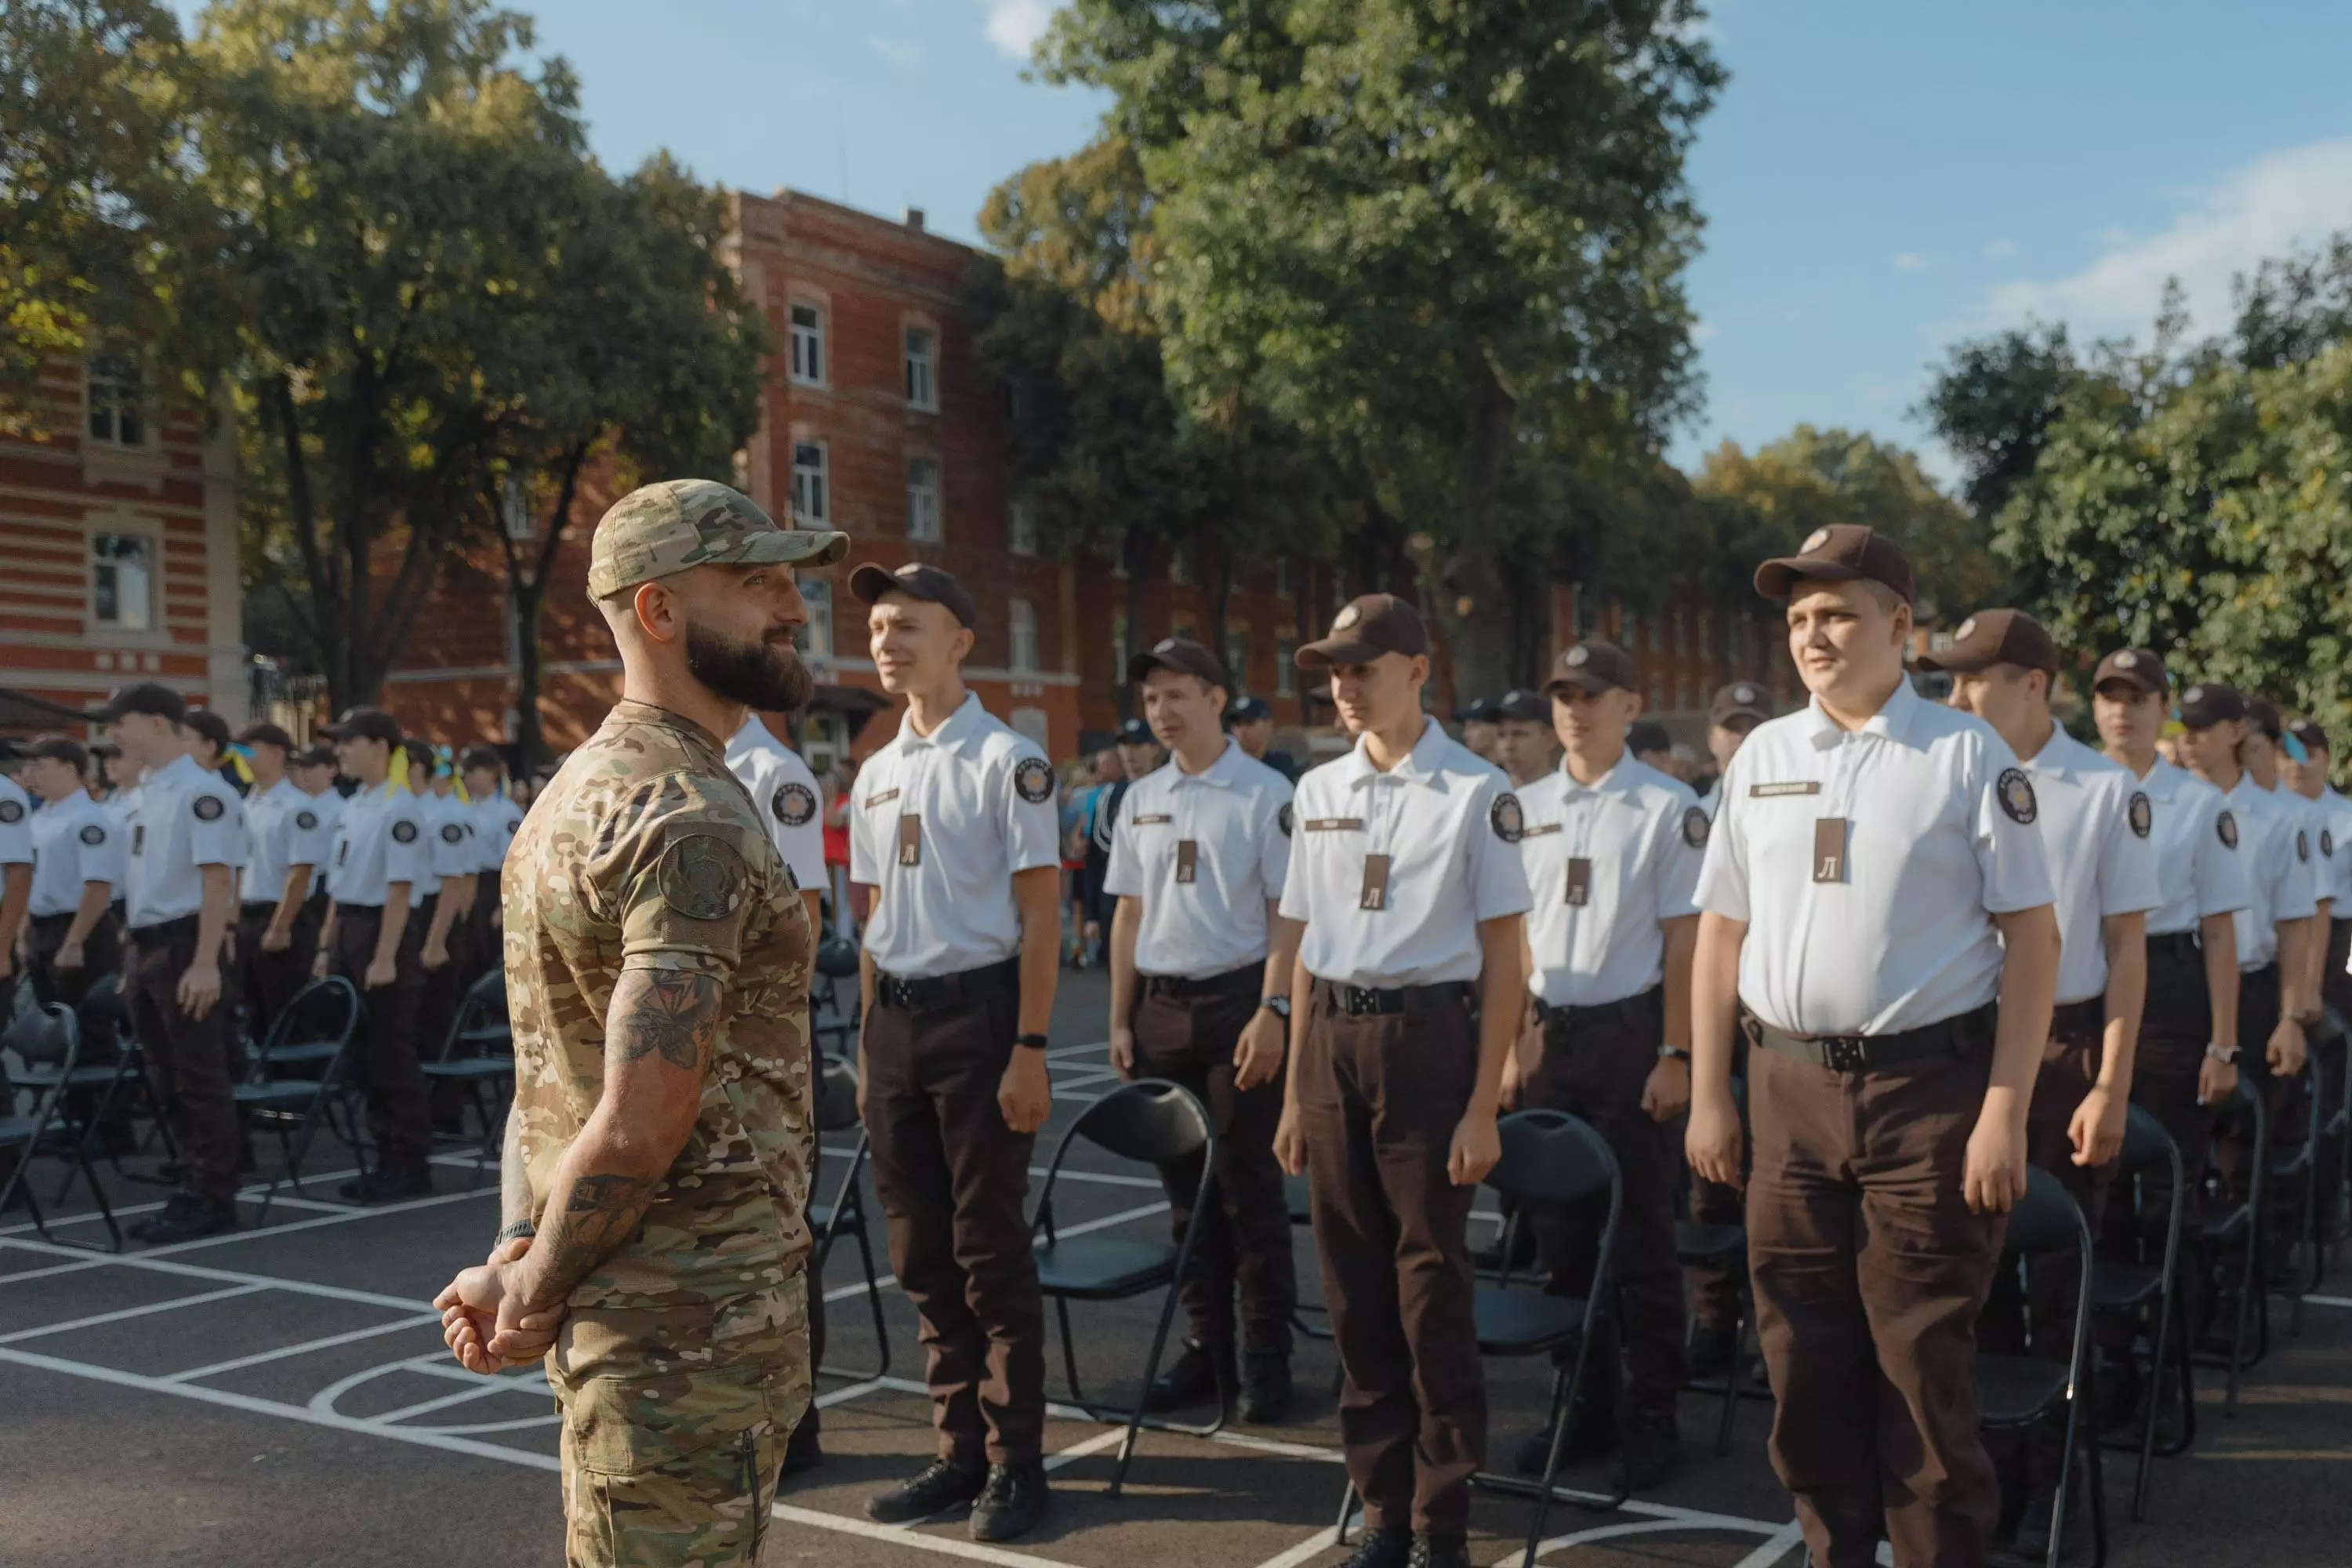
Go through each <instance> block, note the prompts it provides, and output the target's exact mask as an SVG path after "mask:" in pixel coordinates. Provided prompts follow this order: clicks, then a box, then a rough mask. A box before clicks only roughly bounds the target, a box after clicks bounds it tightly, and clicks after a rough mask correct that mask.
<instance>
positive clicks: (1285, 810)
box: [1274, 801, 1297, 838]
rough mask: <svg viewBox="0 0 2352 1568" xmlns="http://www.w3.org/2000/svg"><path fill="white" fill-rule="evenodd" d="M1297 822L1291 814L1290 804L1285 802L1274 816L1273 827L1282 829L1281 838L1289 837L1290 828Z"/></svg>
mask: <svg viewBox="0 0 2352 1568" xmlns="http://www.w3.org/2000/svg"><path fill="white" fill-rule="evenodd" d="M1296 823H1297V817H1295V816H1292V814H1291V810H1290V803H1289V802H1288V801H1284V802H1283V803H1282V809H1281V810H1280V811H1277V812H1276V813H1275V814H1274V825H1275V826H1276V827H1279V828H1281V829H1282V836H1283V837H1285V838H1287V837H1290V830H1291V827H1292V826H1294V825H1295V824H1296Z"/></svg>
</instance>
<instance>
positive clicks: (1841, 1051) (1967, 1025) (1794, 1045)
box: [1748, 1002, 2000, 1072]
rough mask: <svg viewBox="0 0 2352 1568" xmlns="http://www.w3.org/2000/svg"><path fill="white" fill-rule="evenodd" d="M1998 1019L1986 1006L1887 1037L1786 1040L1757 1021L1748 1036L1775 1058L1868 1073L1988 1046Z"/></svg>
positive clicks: (1994, 1010) (1992, 1007)
mask: <svg viewBox="0 0 2352 1568" xmlns="http://www.w3.org/2000/svg"><path fill="white" fill-rule="evenodd" d="M1999 1017H2000V1010H1999V1008H1998V1007H1997V1006H1996V1005H1994V1004H1992V1003H1990V1002H1988V1003H1986V1004H1985V1005H1983V1006H1981V1007H1979V1008H1977V1009H1976V1010H1975V1011H1974V1012H1970V1013H1958V1014H1955V1015H1954V1016H1951V1017H1949V1018H1939V1019H1937V1021H1936V1022H1935V1023H1932V1024H1923V1025H1921V1026H1919V1027H1917V1028H1916V1029H1905V1030H1903V1031H1901V1032H1900V1033H1897V1034H1893V1035H1789V1034H1783V1033H1781V1032H1780V1030H1778V1029H1776V1028H1774V1027H1773V1026H1771V1025H1769V1024H1768V1023H1766V1022H1764V1021H1763V1020H1762V1019H1761V1018H1750V1019H1749V1020H1748V1039H1749V1040H1750V1041H1752V1042H1754V1043H1755V1044H1756V1045H1759V1046H1760V1047H1763V1048H1764V1049H1766V1050H1768V1051H1770V1052H1772V1053H1773V1054H1774V1055H1776V1056H1783V1057H1793V1058H1796V1059H1797V1060H1798V1061H1801V1062H1811V1063H1812V1064H1813V1065H1814V1066H1816V1067H1825V1068H1829V1069H1830V1070H1831V1071H1832V1072H1872V1071H1875V1070H1876V1069H1877V1068H1889V1067H1895V1066H1897V1065H1898V1064H1900V1063H1903V1062H1913V1061H1919V1060H1921V1059H1923V1058H1927V1057H1945V1056H1967V1055H1969V1053H1970V1052H1972V1051H1976V1050H1979V1049H1980V1048H1983V1047H1989V1046H1990V1045H1991V1044H1992V1037H1993V1027H1994V1025H1995V1023H1996V1022H1997V1021H1998V1019H1999Z"/></svg>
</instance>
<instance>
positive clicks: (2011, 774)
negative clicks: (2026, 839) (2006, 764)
mask: <svg viewBox="0 0 2352 1568" xmlns="http://www.w3.org/2000/svg"><path fill="white" fill-rule="evenodd" d="M1993 793H1994V794H1996V795H2000V809H2001V810H2002V811H2003V812H2004V813H2006V814H2007V816H2008V817H2009V819H2010V820H2011V822H2014V823H2016V824H2018V825H2019V826H2029V825H2031V824H2032V821H2033V819H2034V818H2035V817H2037V816H2041V815H2042V803H2041V802H2040V801H2038V800H2036V799H2034V797H2033V781H2032V779H2029V778H2027V777H2026V776H2025V770H2024V769H2023V768H2003V769H2001V770H2000V779H1999V780H1998V781H1997V782H1996V783H1995V784H1994V785H1993Z"/></svg>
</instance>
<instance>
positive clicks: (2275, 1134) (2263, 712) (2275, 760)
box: [2238, 697, 2336, 1149]
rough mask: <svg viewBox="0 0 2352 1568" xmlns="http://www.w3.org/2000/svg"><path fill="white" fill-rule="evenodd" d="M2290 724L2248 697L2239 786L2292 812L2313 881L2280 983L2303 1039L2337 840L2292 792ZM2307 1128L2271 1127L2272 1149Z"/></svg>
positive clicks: (2316, 1012)
mask: <svg viewBox="0 0 2352 1568" xmlns="http://www.w3.org/2000/svg"><path fill="white" fill-rule="evenodd" d="M2286 746H2287V742H2286V724H2285V721H2284V719H2283V718H2282V717H2281V715H2280V713H2279V708H2278V704H2277V703H2275V702H2273V701H2272V700H2270V699H2269V698H2267V697H2249V698H2247V699H2246V740H2245V744H2244V745H2243V746H2242V747H2241V748H2240V750H2239V753H2238V756H2239V763H2240V765H2241V766H2242V767H2243V768H2244V769H2245V770H2246V779H2245V782H2244V783H2243V784H2241V785H2240V787H2241V788H2244V787H2246V786H2247V784H2255V785H2260V786H2261V787H2262V788H2263V789H2264V790H2266V791H2268V792H2269V793H2270V794H2271V795H2273V797H2274V798H2275V799H2277V800H2278V801H2279V802H2280V803H2281V804H2282V805H2285V806H2286V807H2287V808H2288V810H2289V811H2290V813H2292V814H2293V816H2294V823H2295V840H2294V856H2295V860H2296V862H2297V863H2298V864H2299V865H2301V866H2302V867H2303V868H2304V874H2305V877H2306V878H2307V879H2309V880H2310V883H2311V897H2312V900H2313V903H2314V906H2315V908H2314V912H2313V920H2312V927H2311V931H2310V932H2309V933H2308V937H2307V940H2306V941H2305V942H2304V944H2303V963H2302V967H2301V970H2300V972H2298V971H2296V970H2294V969H2286V970H2283V971H2282V973H2281V981H2282V983H2283V984H2284V986H2285V988H2286V998H2287V1005H2288V1008H2289V1010H2290V1011H2291V1012H2292V1013H2293V1014H2294V1020H2295V1022H2296V1023H2298V1024H2300V1025H2302V1026H2303V1028H2304V1033H2305V1037H2306V1039H2307V1038H2308V1037H2309V1036H2310V1033H2311V1031H2312V1030H2314V1029H2316V1028H2317V1027H2318V1026H2319V1021H2320V1017H2321V1016H2322V1015H2321V1013H2320V1006H2319V1001H2320V997H2319V981H2320V968H2321V966H2322V965H2323V964H2324V963H2326V958H2327V939H2328V922H2329V921H2330V920H2331V919H2332V917H2333V912H2334V911H2333V903H2334V900H2335V897H2336V866H2335V848H2336V847H2335V841H2334V837H2333V836H2332V835H2331V834H2330V833H2329V832H2328V830H2327V818H2326V813H2325V812H2323V811H2321V810H2320V809H2319V806H2318V804H2317V803H2316V802H2315V801H2314V800H2311V799H2309V798H2308V797H2306V796H2305V795H2301V794H2298V793H2297V792H2296V791H2294V790H2292V789H2289V788H2288V787H2287V784H2286V767H2287V763H2288V758H2287V751H2286ZM2291 1098H2292V1099H2294V1106H2293V1108H2292V1110H2291V1116H2292V1117H2294V1118H2296V1119H2299V1118H2301V1116H2302V1115H2303V1107H2302V1104H2301V1102H2300V1097H2299V1096H2295V1097H2291ZM2303 1136H2304V1129H2303V1127H2302V1125H2301V1122H2300V1121H2299V1120H2296V1121H2292V1122H2291V1123H2290V1125H2289V1126H2287V1127H2286V1128H2284V1129H2282V1128H2281V1127H2279V1126H2278V1125H2277V1124H2276V1123H2273V1125H2272V1128H2271V1147H2272V1148H2273V1149H2279V1148H2292V1147H2294V1145H2295V1144H2296V1143H2299V1142H2302V1141H2303Z"/></svg>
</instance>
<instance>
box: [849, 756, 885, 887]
mask: <svg viewBox="0 0 2352 1568" xmlns="http://www.w3.org/2000/svg"><path fill="white" fill-rule="evenodd" d="M876 787H877V786H876V784H875V783H874V771H873V770H871V769H869V770H867V771H866V773H864V774H862V775H861V776H860V777H859V778H858V779H857V781H856V783H855V784H851V785H850V786H849V809H848V811H847V812H846V813H845V816H847V818H848V821H849V879H850V880H851V881H853V882H856V883H859V884H861V885H862V886H865V887H868V888H878V887H880V886H881V885H882V857H881V856H880V855H879V854H878V853H877V851H876V849H875V847H874V818H875V816H876V815H877V814H876V813H875V812H873V811H871V810H869V809H868V808H867V806H866V801H867V800H868V799H869V798H870V797H871V796H872V795H873V794H874V791H875V789H876Z"/></svg>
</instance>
